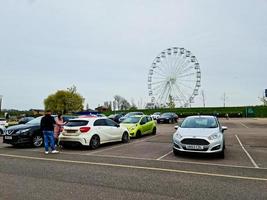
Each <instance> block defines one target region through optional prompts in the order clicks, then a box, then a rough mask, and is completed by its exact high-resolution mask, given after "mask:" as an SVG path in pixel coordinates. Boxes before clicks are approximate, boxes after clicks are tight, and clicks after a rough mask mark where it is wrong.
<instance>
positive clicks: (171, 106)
mask: <svg viewBox="0 0 267 200" xmlns="http://www.w3.org/2000/svg"><path fill="white" fill-rule="evenodd" d="M166 104H167V106H168V107H169V108H175V103H174V101H173V97H172V95H169V102H167V103H166Z"/></svg>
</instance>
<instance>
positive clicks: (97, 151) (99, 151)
mask: <svg viewBox="0 0 267 200" xmlns="http://www.w3.org/2000/svg"><path fill="white" fill-rule="evenodd" d="M157 136H158V135H153V136H151V137H148V138H145V139H143V140H138V141H134V142H130V143H125V144H121V145H117V146H115V147H109V148H105V149H102V150H96V151H93V152H90V153H88V154H86V155H95V154H96V153H101V152H104V151H108V150H111V149H117V148H119V147H122V146H125V145H131V144H136V143H141V142H145V141H146V140H149V139H151V138H154V137H157Z"/></svg>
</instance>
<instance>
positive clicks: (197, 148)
mask: <svg viewBox="0 0 267 200" xmlns="http://www.w3.org/2000/svg"><path fill="white" fill-rule="evenodd" d="M185 147H186V148H187V149H196V150H203V149H204V147H203V146H200V145H186V146H185Z"/></svg>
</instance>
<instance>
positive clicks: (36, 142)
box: [32, 135, 44, 147]
mask: <svg viewBox="0 0 267 200" xmlns="http://www.w3.org/2000/svg"><path fill="white" fill-rule="evenodd" d="M43 143H44V138H43V137H42V136H41V135H34V136H33V137H32V145H33V146H34V147H41V146H42V145H43Z"/></svg>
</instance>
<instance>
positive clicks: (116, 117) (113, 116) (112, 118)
mask: <svg viewBox="0 0 267 200" xmlns="http://www.w3.org/2000/svg"><path fill="white" fill-rule="evenodd" d="M123 116H124V114H112V115H109V116H108V118H109V119H111V120H113V121H114V122H117V123H119V120H120V118H121V117H123Z"/></svg>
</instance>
